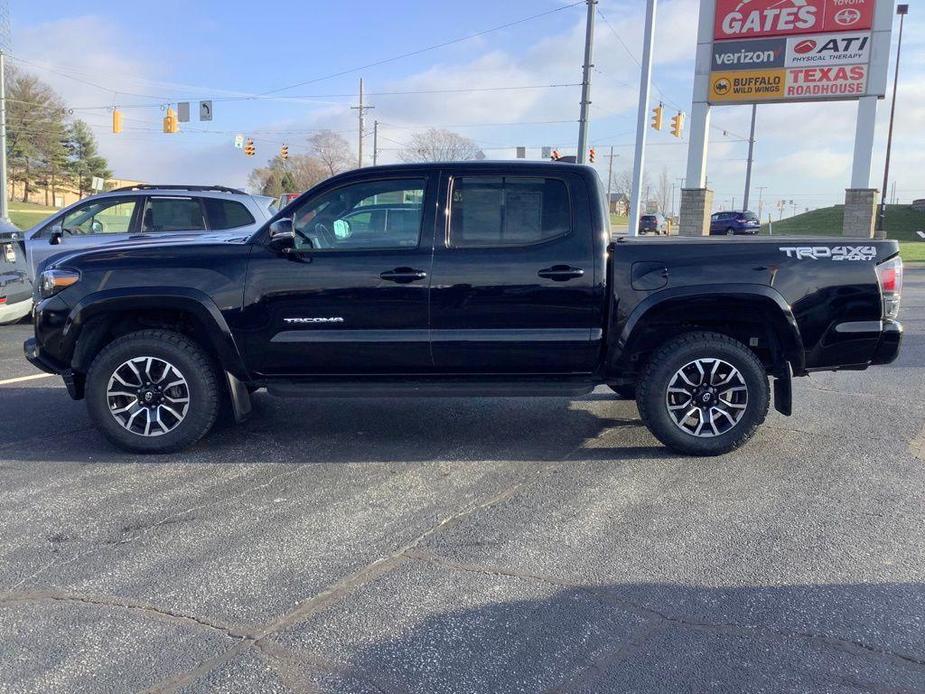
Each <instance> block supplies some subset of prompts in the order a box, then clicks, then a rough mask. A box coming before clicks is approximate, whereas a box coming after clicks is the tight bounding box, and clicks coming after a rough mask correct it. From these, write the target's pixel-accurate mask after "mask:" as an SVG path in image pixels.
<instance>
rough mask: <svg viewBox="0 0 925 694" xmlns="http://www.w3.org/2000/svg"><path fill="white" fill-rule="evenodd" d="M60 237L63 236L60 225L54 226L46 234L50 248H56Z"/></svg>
mask: <svg viewBox="0 0 925 694" xmlns="http://www.w3.org/2000/svg"><path fill="white" fill-rule="evenodd" d="M62 236H64V229H63V228H61V225H59V224H56V225H55V226H53V227H52V228H51V232H50V233H49V234H48V243H49V244H51V245H52V246H57V245H58V244H59V243H61V237H62Z"/></svg>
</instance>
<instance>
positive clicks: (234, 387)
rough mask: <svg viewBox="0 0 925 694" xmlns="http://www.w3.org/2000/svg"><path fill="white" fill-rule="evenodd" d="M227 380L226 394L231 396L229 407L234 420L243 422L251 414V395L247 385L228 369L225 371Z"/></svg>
mask: <svg viewBox="0 0 925 694" xmlns="http://www.w3.org/2000/svg"><path fill="white" fill-rule="evenodd" d="M225 379H226V380H227V381H228V395H229V396H230V397H231V409H232V411H233V412H234V421H236V422H243V421H244V420H245V419H247V418H248V417H250V414H251V396H250V393H248V392H247V386H245V385H244V384H243V383H241V381H239V380H238V379H237V378H235V377H234V375H232V374H231V373H229V372H228V371H226V372H225Z"/></svg>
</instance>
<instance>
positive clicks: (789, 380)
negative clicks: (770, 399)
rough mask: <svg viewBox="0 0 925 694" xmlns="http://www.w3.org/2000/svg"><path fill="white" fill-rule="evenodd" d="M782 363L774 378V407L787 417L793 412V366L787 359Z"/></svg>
mask: <svg viewBox="0 0 925 694" xmlns="http://www.w3.org/2000/svg"><path fill="white" fill-rule="evenodd" d="M784 364H785V366H784V368H783V369H781V370H780V372H779V373H778V375H777V377H776V378H775V379H774V409H775V410H777V411H778V412H780V413H781V414H782V415H784V416H785V417H789V416H790V415H791V414H792V413H793V367H791V366H790V362H789V361H788V362H784Z"/></svg>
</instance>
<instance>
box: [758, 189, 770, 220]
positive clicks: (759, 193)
mask: <svg viewBox="0 0 925 694" xmlns="http://www.w3.org/2000/svg"><path fill="white" fill-rule="evenodd" d="M767 189H768V187H767V186H758V221H759V222H760V221H761V210H762V207H763V203H762V198H763V197H764V191H766V190H767Z"/></svg>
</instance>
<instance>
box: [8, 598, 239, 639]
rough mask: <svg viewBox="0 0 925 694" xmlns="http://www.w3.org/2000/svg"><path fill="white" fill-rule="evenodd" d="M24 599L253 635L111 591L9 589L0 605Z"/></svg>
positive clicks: (230, 635) (231, 635)
mask: <svg viewBox="0 0 925 694" xmlns="http://www.w3.org/2000/svg"><path fill="white" fill-rule="evenodd" d="M23 602H72V603H81V604H84V605H93V606H96V607H112V608H121V609H126V610H133V611H137V612H141V613H142V614H143V615H144V616H146V617H151V618H153V619H159V620H162V621H169V622H182V623H184V624H194V625H198V626H201V627H205V628H207V629H212V630H214V631H218V632H221V633H222V634H224V635H225V636H227V637H228V638H231V639H238V640H242V639H253V635H251V634H247V633H245V632H244V631H241V630H239V629H235V628H234V627H232V626H231V625H228V624H224V623H221V622H218V621H215V620H211V619H206V618H205V617H200V616H197V615H192V614H186V613H183V612H178V611H176V610H169V609H165V608H162V607H157V606H155V605H151V604H149V603H145V602H140V601H137V600H130V599H128V598H120V597H115V596H109V595H85V594H82V593H68V592H62V591H51V590H36V591H19V592H7V593H2V594H0V607H3V606H5V605H14V604H17V603H23Z"/></svg>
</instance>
